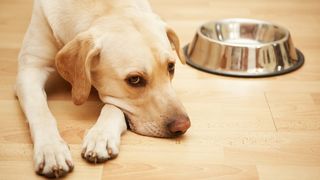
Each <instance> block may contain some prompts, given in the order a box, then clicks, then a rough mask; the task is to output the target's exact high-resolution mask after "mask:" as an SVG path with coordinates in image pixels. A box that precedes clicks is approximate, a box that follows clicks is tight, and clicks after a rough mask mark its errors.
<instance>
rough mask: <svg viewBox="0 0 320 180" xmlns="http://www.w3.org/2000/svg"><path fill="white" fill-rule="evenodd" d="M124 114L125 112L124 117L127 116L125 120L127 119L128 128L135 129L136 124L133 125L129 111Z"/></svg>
mask: <svg viewBox="0 0 320 180" xmlns="http://www.w3.org/2000/svg"><path fill="white" fill-rule="evenodd" d="M123 114H124V117H125V120H126V124H127V129H128V130H133V129H134V126H133V124H132V122H131V119H130V117H129V115H128V114H127V113H125V112H124V113H123Z"/></svg>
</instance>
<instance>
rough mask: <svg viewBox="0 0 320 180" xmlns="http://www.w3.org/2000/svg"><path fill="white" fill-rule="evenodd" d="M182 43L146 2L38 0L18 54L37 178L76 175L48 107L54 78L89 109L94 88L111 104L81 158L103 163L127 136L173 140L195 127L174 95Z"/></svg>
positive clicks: (86, 140)
mask: <svg viewBox="0 0 320 180" xmlns="http://www.w3.org/2000/svg"><path fill="white" fill-rule="evenodd" d="M175 51H176V53H177V55H178V57H179V59H180V60H181V61H182V63H185V61H184V59H183V55H182V54H181V50H180V47H179V39H178V37H177V35H176V34H175V32H174V31H173V30H172V29H170V28H169V27H168V26H167V25H166V24H165V23H164V22H163V21H162V20H161V19H160V18H159V17H158V16H157V15H156V14H154V13H153V12H152V10H151V8H150V6H149V3H148V2H147V1H145V0H94V1H93V0H77V1H74V0H54V1H46V0H35V2H34V7H33V14H32V19H31V22H30V25H29V28H28V30H27V32H26V35H25V39H24V42H23V45H22V48H21V51H20V54H19V72H18V76H17V84H16V93H17V96H18V98H19V101H20V104H21V107H22V109H23V111H24V113H25V115H26V117H27V119H28V122H29V125H30V131H31V136H32V139H33V142H34V161H35V170H36V172H37V173H38V174H40V175H44V176H47V177H61V176H63V175H65V174H67V173H68V172H70V171H72V169H73V166H74V165H73V162H72V159H71V155H70V151H69V148H68V146H67V144H66V143H65V141H64V140H63V139H62V138H61V136H60V134H59V132H58V129H57V125H56V120H55V118H54V117H53V115H52V113H51V112H50V110H49V108H48V104H47V100H46V92H45V90H44V84H45V83H46V80H47V78H48V76H49V74H50V73H52V72H54V71H56V70H57V71H58V72H59V74H60V75H61V76H62V77H63V78H64V79H65V80H67V81H68V82H69V83H70V84H71V85H72V100H73V102H74V103H75V104H77V105H80V104H83V103H84V102H85V101H86V99H87V98H88V96H89V94H90V89H91V87H92V86H93V87H94V88H96V89H97V90H98V93H99V97H100V99H101V100H102V101H103V102H104V103H105V105H104V107H103V108H102V110H101V114H100V116H99V118H98V120H97V123H96V124H95V125H94V126H93V127H92V128H91V129H90V130H89V132H88V133H87V135H86V136H85V138H84V143H83V153H82V156H83V158H85V159H86V160H88V161H89V162H95V163H96V162H104V161H106V160H108V159H110V158H112V157H115V156H117V155H118V153H119V144H120V136H121V134H122V133H123V132H124V131H126V129H127V124H126V120H127V121H128V125H129V128H131V129H132V130H133V131H134V132H136V133H139V134H142V135H147V136H154V137H174V136H178V135H181V134H183V133H185V132H186V131H187V129H188V128H189V127H190V121H189V118H188V116H187V114H186V112H185V110H184V108H183V106H182V104H181V103H180V101H179V100H178V99H177V96H176V94H175V92H174V90H173V89H172V86H171V79H172V78H173V75H174V68H175V62H176V54H175Z"/></svg>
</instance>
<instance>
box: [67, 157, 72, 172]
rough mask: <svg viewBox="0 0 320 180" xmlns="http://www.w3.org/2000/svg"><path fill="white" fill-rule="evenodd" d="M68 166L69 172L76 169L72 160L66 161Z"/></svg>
mask: <svg viewBox="0 0 320 180" xmlns="http://www.w3.org/2000/svg"><path fill="white" fill-rule="evenodd" d="M66 163H67V165H68V166H69V171H70V172H71V171H72V170H73V168H74V165H73V163H72V162H71V161H70V160H66Z"/></svg>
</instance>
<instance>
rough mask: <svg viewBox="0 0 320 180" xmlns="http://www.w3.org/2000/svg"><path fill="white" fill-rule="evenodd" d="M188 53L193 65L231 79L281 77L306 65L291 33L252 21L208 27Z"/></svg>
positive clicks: (209, 24)
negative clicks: (236, 77)
mask: <svg viewBox="0 0 320 180" xmlns="http://www.w3.org/2000/svg"><path fill="white" fill-rule="evenodd" d="M184 53H185V55H186V57H187V63H188V64H189V65H191V66H193V67H195V68H197V69H200V70H203V71H206V72H209V73H214V74H220V75H228V76H240V77H264V76H273V75H279V74H284V73H287V72H290V71H293V70H295V69H297V68H299V67H300V66H301V65H302V64H303V63H304V56H303V54H302V53H301V52H300V51H299V50H298V49H296V48H295V47H294V45H293V43H292V40H291V36H290V33H289V31H288V30H287V29H285V28H283V27H280V26H278V25H274V24H271V23H268V22H263V21H258V20H252V19H226V20H221V21H217V22H208V23H205V24H203V25H202V26H201V27H200V28H199V29H198V30H197V33H196V35H195V37H194V39H193V41H192V42H191V43H190V44H188V45H186V46H185V47H184Z"/></svg>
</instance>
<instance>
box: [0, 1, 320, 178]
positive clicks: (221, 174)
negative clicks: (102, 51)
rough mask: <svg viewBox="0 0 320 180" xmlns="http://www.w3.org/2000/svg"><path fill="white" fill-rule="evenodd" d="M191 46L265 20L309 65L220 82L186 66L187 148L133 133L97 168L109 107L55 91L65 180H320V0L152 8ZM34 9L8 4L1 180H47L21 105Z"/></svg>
mask: <svg viewBox="0 0 320 180" xmlns="http://www.w3.org/2000/svg"><path fill="white" fill-rule="evenodd" d="M151 4H152V6H153V7H154V9H155V11H156V12H157V13H158V14H160V15H161V16H162V17H163V18H164V19H165V20H166V21H167V22H168V23H169V24H171V25H172V26H173V27H174V28H175V29H176V30H177V33H178V34H179V35H180V37H181V40H182V42H183V44H186V43H188V42H189V41H191V39H192V37H193V34H194V32H195V30H196V28H197V27H198V26H199V25H200V24H201V23H203V22H205V21H207V20H210V19H215V20H217V19H222V18H231V17H246V18H257V19H262V20H267V21H272V22H275V23H277V24H281V25H283V26H286V27H287V28H289V29H290V31H291V34H292V37H293V41H294V43H295V45H296V47H297V48H299V49H300V50H301V51H302V52H303V53H304V54H305V57H306V63H305V65H304V66H303V67H302V68H301V69H299V70H298V71H296V72H293V73H290V74H287V75H283V76H278V77H272V78H260V79H243V78H230V77H221V76H216V75H211V74H206V73H202V72H199V71H197V70H195V69H192V68H191V67H189V66H182V65H178V68H177V73H176V78H175V80H174V86H175V89H176V91H177V92H178V94H179V96H180V98H181V100H182V101H183V103H184V104H185V106H186V108H187V110H188V113H189V115H190V117H191V120H192V128H191V129H190V130H189V131H188V132H187V134H186V135H185V136H183V137H182V138H179V139H157V138H149V137H143V136H139V135H136V134H134V133H132V132H127V133H126V134H125V135H124V136H123V138H122V145H121V152H120V155H119V157H118V158H117V159H115V160H112V161H110V162H107V163H105V164H102V165H91V164H88V163H86V162H85V161H84V160H82V159H81V157H80V151H81V149H80V148H81V143H82V138H83V135H84V133H85V131H86V130H88V129H89V128H90V127H91V126H92V125H93V124H94V122H95V120H96V119H97V117H98V114H99V110H100V108H101V107H102V105H101V103H100V102H99V101H98V99H97V97H96V95H94V94H93V95H92V97H91V98H90V101H89V102H87V103H86V104H84V105H82V106H75V105H73V104H72V102H71V101H70V92H69V87H68V86H67V85H66V84H65V83H62V81H61V80H58V81H61V86H59V87H49V90H48V95H49V96H48V99H49V105H50V107H51V109H52V111H53V114H54V115H55V117H56V118H57V120H58V124H59V130H60V132H61V134H62V136H63V138H64V139H65V140H66V141H67V142H68V143H69V144H70V146H71V152H72V155H73V159H74V161H75V166H76V167H75V170H74V172H73V173H72V174H70V175H68V176H67V178H66V179H75V180H79V179H90V180H95V179H130V180H133V179H137V180H144V179H145V180H149V179H153V180H156V179H161V180H162V179H183V180H186V179H244V180H247V179H271V180H274V179H297V180H303V179H306V180H311V179H320V63H319V62H320V1H319V0H264V1H262V0H261V1H257V0H241V1H239V0H183V1H180V0H151ZM31 8H32V1H31V0H0V121H1V122H0V179H1V180H9V179H19V180H20V179H43V178H42V177H39V176H37V175H36V174H35V173H34V172H33V162H32V144H31V139H30V137H29V130H28V125H27V123H26V119H25V117H24V115H23V113H22V112H21V109H20V107H19V104H18V101H17V100H16V99H15V97H14V93H13V85H14V81H15V76H16V71H17V54H18V52H19V48H20V46H21V41H22V38H23V35H24V32H25V31H26V28H27V25H28V22H29V19H30V15H31Z"/></svg>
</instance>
